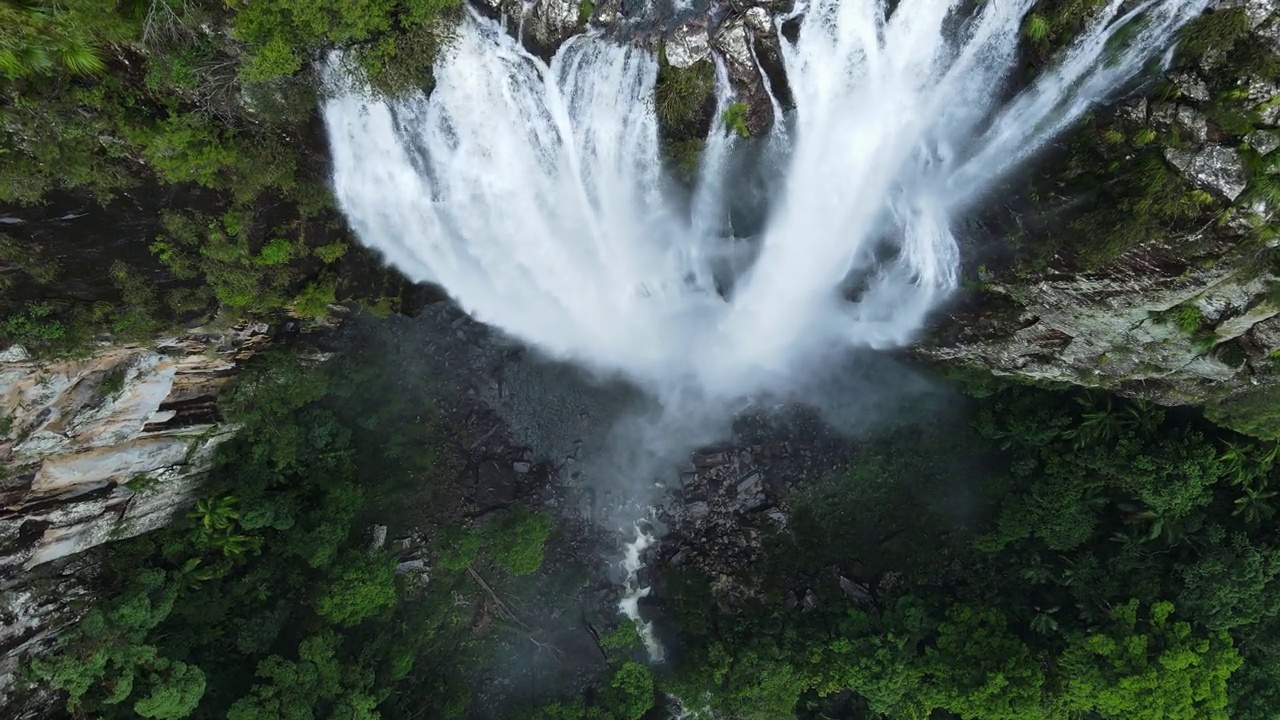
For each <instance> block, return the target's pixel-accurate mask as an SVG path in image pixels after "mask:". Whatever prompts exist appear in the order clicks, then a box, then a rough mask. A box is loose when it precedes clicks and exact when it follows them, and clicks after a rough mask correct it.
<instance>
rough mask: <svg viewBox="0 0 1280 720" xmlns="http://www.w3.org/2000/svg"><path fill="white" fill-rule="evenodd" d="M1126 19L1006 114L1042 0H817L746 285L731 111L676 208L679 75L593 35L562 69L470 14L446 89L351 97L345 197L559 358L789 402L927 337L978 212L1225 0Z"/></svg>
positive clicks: (790, 59) (1101, 30) (1141, 10)
mask: <svg viewBox="0 0 1280 720" xmlns="http://www.w3.org/2000/svg"><path fill="white" fill-rule="evenodd" d="M1122 4H1123V0H1110V2H1109V3H1108V4H1107V5H1106V6H1105V7H1104V8H1102V9H1100V10H1099V11H1098V12H1097V14H1096V17H1095V18H1094V19H1093V20H1092V21H1091V22H1090V23H1089V26H1088V28H1087V29H1086V30H1085V31H1084V32H1083V33H1082V34H1081V35H1080V37H1079V38H1077V39H1076V41H1075V42H1074V44H1073V45H1072V47H1071V48H1070V49H1068V50H1067V51H1066V52H1065V53H1063V54H1062V56H1061V57H1060V58H1059V59H1058V61H1057V63H1056V64H1055V65H1054V67H1053V68H1051V69H1049V70H1046V71H1045V72H1043V73H1042V74H1041V75H1040V76H1039V78H1038V79H1037V80H1036V81H1035V82H1034V83H1033V84H1032V85H1031V86H1030V87H1028V88H1026V89H1025V90H1024V91H1022V92H1021V93H1019V94H1018V95H1017V96H1016V97H1014V98H1012V99H1011V100H1008V101H1005V102H1003V104H1002V98H1001V92H1002V88H1004V87H1005V85H1006V80H1007V76H1008V75H1009V73H1010V71H1011V70H1012V69H1013V67H1014V65H1015V64H1016V58H1017V46H1018V37H1019V28H1020V24H1021V21H1022V18H1023V16H1024V15H1025V14H1026V12H1027V11H1028V10H1029V8H1030V7H1031V5H1032V0H985V1H984V2H980V3H976V4H975V3H969V2H961V0H901V1H900V2H899V3H898V4H897V7H896V8H895V9H894V11H893V12H892V13H889V12H888V10H887V5H888V3H887V2H886V0H816V1H815V2H812V3H809V4H808V6H807V7H803V8H801V9H800V10H799V11H798V12H799V14H800V15H801V16H802V25H801V29H800V33H799V39H798V41H797V42H795V43H791V42H789V41H787V40H786V39H785V38H781V37H780V42H781V47H782V55H783V60H784V65H785V70H786V74H787V77H788V80H789V83H790V85H791V89H792V95H793V96H794V98H795V109H794V113H793V116H792V121H793V122H792V129H791V131H790V133H781V132H779V133H775V134H774V137H776V138H789V139H788V140H787V142H788V147H787V151H788V157H789V161H788V164H787V167H786V169H785V178H784V180H783V181H782V182H781V183H780V184H779V185H780V188H779V191H778V193H777V197H775V198H773V199H772V204H771V211H770V216H769V219H768V221H767V223H766V226H765V229H764V231H763V233H762V234H761V236H760V237H759V238H756V239H755V242H758V244H759V248H758V254H757V255H756V258H755V261H754V262H753V263H751V264H750V266H749V267H747V268H745V269H743V270H742V271H741V272H740V275H739V276H738V277H736V278H734V279H733V281H732V283H731V284H730V287H729V289H728V290H727V291H724V290H718V289H717V285H716V282H715V280H714V279H713V272H712V266H713V260H714V259H715V258H717V257H723V256H724V255H725V253H726V246H727V245H728V244H730V243H732V242H733V241H734V240H735V239H734V238H731V237H727V236H726V235H727V232H726V229H727V224H726V223H725V222H724V221H723V220H724V218H723V216H722V213H723V208H724V202H723V200H724V197H723V193H731V192H732V191H733V184H734V178H733V177H727V176H726V174H725V173H726V163H725V161H724V157H725V156H726V155H727V154H728V153H729V150H728V149H727V145H729V144H730V143H732V142H733V141H732V140H731V139H729V138H728V137H727V133H726V132H725V130H724V129H723V128H722V127H721V123H719V122H716V123H715V127H714V128H713V130H712V137H711V139H710V143H709V146H708V149H707V153H706V157H705V158H704V162H703V165H702V171H701V175H702V177H701V178H700V181H699V183H698V188H699V189H698V190H697V191H695V200H694V202H693V203H691V206H692V208H693V210H692V213H689V214H686V213H684V212H683V211H681V210H677V208H678V207H682V206H680V205H679V204H677V203H672V202H669V197H668V192H667V187H668V185H667V183H666V182H665V181H664V177H663V169H662V162H661V159H660V148H659V142H658V129H657V122H656V119H655V114H654V106H653V90H654V83H655V78H656V74H657V61H656V59H655V57H654V56H653V54H652V53H650V52H648V51H646V50H643V49H638V48H634V47H629V46H625V45H619V44H616V43H614V42H611V41H609V40H606V39H604V38H600V37H595V36H591V35H584V36H579V37H576V38H573V39H571V40H570V41H568V42H567V43H565V45H564V46H563V47H562V48H561V49H560V51H559V52H558V53H557V54H556V56H555V58H554V59H553V60H552V62H551V64H550V66H547V65H545V64H544V63H542V62H541V61H540V60H538V59H537V58H535V57H532V56H530V55H529V54H528V53H526V52H525V51H524V50H523V49H521V48H520V47H519V45H518V44H517V43H516V42H515V41H514V40H513V39H512V38H510V37H509V36H508V35H506V34H505V33H504V32H503V31H502V30H501V28H500V27H499V26H498V24H496V23H492V22H489V21H486V20H483V19H481V18H479V17H477V16H474V15H473V16H471V17H469V18H468V19H467V20H466V21H465V22H464V23H463V24H462V26H461V28H460V29H459V31H458V37H457V40H456V43H455V44H454V45H453V46H452V48H451V49H450V50H449V51H448V52H447V54H446V55H445V56H444V57H443V58H442V59H441V60H440V62H439V63H438V65H437V67H436V72H435V77H436V83H437V85H436V88H435V91H434V92H433V93H432V94H431V96H430V97H429V98H428V97H425V96H417V97H411V98H409V99H406V100H403V101H396V102H387V101H384V100H381V99H377V98H371V97H367V96H365V95H363V94H362V93H360V92H358V91H355V90H348V91H346V92H344V93H341V94H339V96H338V97H335V98H333V99H332V100H329V101H328V102H327V103H326V105H325V117H326V121H327V123H328V127H329V133H330V140H331V143H332V148H333V158H334V165H335V171H334V178H335V186H336V191H337V197H338V199H339V202H340V203H341V206H342V208H343V209H344V211H345V212H346V214H347V216H348V217H349V218H350V220H351V223H352V225H353V226H354V227H355V229H356V231H357V233H358V234H359V236H360V238H361V240H362V241H363V242H365V243H367V244H368V245H370V246H372V247H374V248H376V249H378V250H381V251H382V252H384V253H385V254H386V257H387V259H388V260H389V261H390V262H391V263H393V264H394V265H396V266H397V267H398V268H399V269H400V270H402V271H403V272H405V273H406V274H407V275H408V276H409V277H411V278H412V279H414V280H420V281H433V282H436V283H439V284H440V285H442V286H443V287H444V288H445V289H446V290H447V291H448V292H449V293H450V295H452V296H453V298H454V299H455V300H456V301H457V302H458V303H459V304H460V305H461V306H462V307H463V308H464V309H466V310H467V311H468V312H469V313H471V314H472V315H474V316H475V317H476V318H478V319H479V320H481V321H484V322H486V323H489V324H491V325H494V326H496V327H498V328H500V329H502V330H503V331H505V332H507V333H509V334H511V335H513V336H516V337H518V338H520V339H522V340H524V341H526V342H528V343H529V344H531V345H533V346H535V347H537V348H540V349H541V350H543V351H544V352H546V353H548V354H550V355H553V356H556V357H560V358H563V359H568V360H572V361H576V362H579V363H581V364H584V365H586V366H589V367H591V368H594V369H597V370H600V371H604V372H610V373H619V374H622V375H625V376H627V377H629V378H631V379H632V380H634V381H636V382H638V383H640V384H642V385H644V386H646V387H648V388H650V389H651V390H654V391H655V392H658V393H663V394H670V395H672V396H674V395H677V394H679V395H684V396H686V397H687V396H689V395H693V396H696V397H700V398H704V399H716V398H719V399H727V398H732V397H741V396H743V395H745V394H749V393H754V392H759V391H766V390H768V389H770V388H771V387H776V386H778V385H780V384H781V383H782V382H783V381H785V380H786V378H787V377H788V376H789V375H792V374H794V373H795V372H796V371H797V370H801V369H806V368H808V367H810V366H811V365H812V364H814V363H816V362H820V361H822V360H823V356H824V355H827V354H829V353H831V352H833V351H839V350H840V349H842V348H847V347H849V346H853V345H863V346H872V347H885V346H894V345H899V344H902V343H905V342H908V341H909V340H910V339H911V338H912V335H913V333H914V332H916V331H917V330H918V329H919V328H920V326H921V325H922V323H923V320H924V318H925V316H926V313H928V311H929V310H930V309H931V308H932V307H934V306H935V305H936V304H937V302H938V301H939V300H940V299H941V298H943V297H945V296H946V295H947V294H948V293H949V292H950V291H951V290H952V289H953V288H954V287H955V286H956V282H957V268H958V262H959V260H958V256H959V252H958V249H957V242H956V239H955V237H954V236H953V234H952V224H953V221H954V220H955V219H956V218H957V216H958V215H959V214H960V213H962V212H964V211H965V210H966V209H968V208H969V207H970V206H972V205H973V204H974V203H976V202H978V201H979V200H980V199H981V198H982V197H983V196H984V194H985V193H987V192H988V191H989V190H990V189H991V188H992V186H993V184H994V183H995V182H996V181H998V180H999V179H1000V178H1001V177H1002V176H1004V175H1005V174H1007V172H1008V171H1009V170H1011V169H1012V168H1014V167H1015V166H1017V165H1018V164H1019V163H1022V162H1024V161H1025V160H1027V159H1028V158H1029V157H1030V156H1031V155H1032V154H1033V153H1035V152H1036V151H1037V150H1039V149H1040V148H1041V147H1042V146H1043V145H1045V143H1047V142H1049V141H1050V140H1051V139H1052V138H1053V137H1055V135H1057V134H1059V133H1060V132H1062V131H1063V130H1065V129H1067V128H1069V127H1070V126H1071V125H1072V124H1073V123H1075V122H1076V121H1077V120H1078V119H1079V118H1080V116H1081V115H1082V114H1083V113H1084V112H1085V111H1086V110H1087V109H1088V108H1089V107H1090V106H1091V105H1093V104H1095V103H1097V102H1099V101H1101V100H1104V99H1106V97H1107V95H1108V93H1110V92H1112V91H1114V90H1115V89H1116V88H1117V87H1118V86H1120V85H1122V84H1123V83H1124V82H1126V81H1127V80H1129V79H1130V78H1132V77H1133V76H1135V75H1136V74H1137V73H1138V72H1139V71H1140V70H1141V69H1142V68H1143V66H1144V64H1145V63H1147V62H1148V61H1150V60H1151V59H1152V58H1153V57H1155V55H1156V54H1157V53H1158V52H1159V51H1160V50H1161V49H1163V48H1165V47H1167V46H1168V44H1169V43H1170V40H1171V38H1172V36H1173V33H1174V32H1175V31H1176V29H1177V28H1178V27H1180V26H1181V25H1182V24H1183V23H1184V22H1186V21H1187V20H1189V19H1190V18H1192V17H1194V16H1195V15H1196V14H1198V13H1199V12H1200V11H1201V9H1202V6H1203V4H1204V0H1149V1H1148V2H1145V3H1142V4H1141V5H1139V6H1138V7H1136V8H1135V9H1133V10H1132V11H1129V12H1128V13H1127V14H1123V15H1122V14H1121V7H1122ZM975 8H976V9H975ZM723 96H724V92H723V81H722V97H723ZM690 215H691V216H690ZM853 282H857V283H858V284H859V285H858V288H857V290H856V291H855V290H854V289H853V288H852V287H850V285H851V283H853ZM722 292H723V294H724V295H725V297H722V295H721V293H722ZM851 297H856V299H852V300H851V299H849V298H851Z"/></svg>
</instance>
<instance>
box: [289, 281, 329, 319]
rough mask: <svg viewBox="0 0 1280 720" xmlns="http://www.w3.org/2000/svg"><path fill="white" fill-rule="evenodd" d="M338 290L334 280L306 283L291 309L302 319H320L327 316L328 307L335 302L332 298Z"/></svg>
mask: <svg viewBox="0 0 1280 720" xmlns="http://www.w3.org/2000/svg"><path fill="white" fill-rule="evenodd" d="M337 289H338V281H337V279H335V278H327V279H321V280H317V281H316V282H313V283H308V284H307V286H306V288H304V289H303V291H302V292H301V293H299V294H298V296H297V297H296V298H294V300H293V308H294V310H296V311H297V313H298V314H299V315H302V316H303V317H311V318H320V317H324V316H325V315H328V314H329V306H330V305H332V304H333V303H334V302H336V299H335V297H334V295H335V292H336V291H337Z"/></svg>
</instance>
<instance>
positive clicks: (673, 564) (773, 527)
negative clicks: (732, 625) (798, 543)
mask: <svg viewBox="0 0 1280 720" xmlns="http://www.w3.org/2000/svg"><path fill="white" fill-rule="evenodd" d="M855 452H856V448H855V442H854V441H853V440H851V439H850V438H848V437H844V436H841V435H839V434H836V433H834V432H833V431H832V430H831V427H830V426H829V425H827V424H826V423H825V422H824V421H823V420H822V419H821V418H819V417H818V416H817V415H815V414H813V413H812V412H811V411H810V410H806V409H802V408H792V409H791V410H790V411H789V412H770V413H763V414H759V415H749V416H745V417H743V418H740V419H739V421H738V423H736V424H735V427H734V438H733V440H731V441H730V442H728V443H726V444H724V445H719V446H715V447H711V448H706V449H703V450H699V451H697V452H695V453H693V454H692V455H691V456H690V458H689V464H688V466H687V467H686V468H685V469H684V470H683V471H682V472H681V473H680V482H679V489H678V490H675V491H673V492H672V495H671V497H669V498H668V499H667V501H666V502H665V503H664V504H663V505H662V510H661V513H660V515H659V520H660V521H661V523H662V524H663V526H664V527H665V531H666V532H665V534H664V535H663V537H662V541H661V542H660V543H659V544H658V545H657V546H656V548H655V552H656V555H657V556H656V557H654V558H648V559H646V564H647V566H648V567H649V568H650V569H651V571H653V572H655V573H657V572H659V571H660V570H661V569H662V568H674V569H676V570H677V571H678V572H681V573H684V572H691V573H695V574H698V575H702V576H704V577H706V578H708V579H710V580H711V581H712V582H711V588H712V592H713V593H714V594H715V596H716V600H717V602H720V603H722V604H723V605H725V606H726V607H728V606H733V605H734V604H736V603H739V602H741V601H743V600H745V599H748V598H751V597H755V596H756V589H755V586H754V579H753V578H754V574H753V572H752V570H753V568H754V566H755V564H756V562H757V561H758V560H760V559H761V557H763V555H764V552H765V545H764V543H765V540H766V538H767V537H768V536H769V535H770V534H772V533H779V532H786V531H787V527H788V525H789V523H790V522H791V507H790V505H789V504H788V500H787V498H788V497H790V496H791V495H792V493H793V492H794V491H796V490H797V489H802V488H804V487H806V486H809V485H812V484H813V483H815V482H818V481H820V480H822V479H823V478H824V477H826V476H827V475H829V474H830V473H834V472H839V471H840V469H841V468H846V467H848V464H849V463H851V462H853V460H854V457H855ZM652 581H653V582H655V583H656V582H659V579H658V578H652ZM660 595H661V592H660V591H657V592H655V597H656V596H660Z"/></svg>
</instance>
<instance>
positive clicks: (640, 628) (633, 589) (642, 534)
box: [618, 523, 666, 662]
mask: <svg viewBox="0 0 1280 720" xmlns="http://www.w3.org/2000/svg"><path fill="white" fill-rule="evenodd" d="M635 530H636V537H635V539H634V540H632V541H631V542H629V543H627V546H626V550H625V552H624V553H623V556H622V570H623V572H624V573H626V578H625V579H624V580H623V581H622V591H623V595H622V600H621V601H620V602H619V603H618V610H619V611H620V612H621V613H622V614H623V615H624V616H626V617H627V618H628V619H629V620H631V622H632V623H635V626H636V631H637V632H639V633H640V639H641V640H643V641H644V647H645V651H646V652H648V653H649V659H650V660H652V661H653V662H662V660H663V657H664V656H665V655H666V653H665V652H664V651H663V649H662V645H661V644H659V643H658V638H657V637H656V636H655V635H654V634H653V623H650V622H648V621H646V620H645V619H644V618H642V617H640V599H641V598H645V597H648V595H649V588H648V587H647V586H645V585H641V584H640V570H641V568H643V567H644V563H643V561H642V558H643V555H644V551H645V550H648V549H649V546H651V545H653V542H654V537H653V534H652V533H650V532H648V531H647V530H645V529H644V528H642V527H640V524H639V523H636V526H635Z"/></svg>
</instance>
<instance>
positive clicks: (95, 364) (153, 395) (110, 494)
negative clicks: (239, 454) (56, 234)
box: [0, 325, 271, 705]
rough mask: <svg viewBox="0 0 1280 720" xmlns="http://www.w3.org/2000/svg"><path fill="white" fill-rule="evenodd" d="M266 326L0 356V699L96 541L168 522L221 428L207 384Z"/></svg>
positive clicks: (46, 630)
mask: <svg viewBox="0 0 1280 720" xmlns="http://www.w3.org/2000/svg"><path fill="white" fill-rule="evenodd" d="M270 337H271V336H270V334H269V333H268V328H267V326H266V325H239V326H235V327H232V328H230V329H227V330H220V331H209V332H202V331H192V332H189V333H187V334H184V335H181V336H177V337H171V338H166V339H162V340H160V341H159V342H157V343H156V344H154V345H151V346H115V345H112V346H104V347H100V348H98V349H97V350H96V351H94V352H93V353H92V354H90V355H89V356H88V357H84V358H82V359H75V360H57V361H48V360H40V359H34V358H30V357H28V355H27V353H26V351H25V350H24V349H23V348H21V347H20V346H12V347H10V348H9V349H8V350H6V351H4V352H3V353H2V354H0V461H2V463H3V464H2V465H0V705H3V704H4V698H3V695H4V693H5V690H6V688H8V687H9V686H10V685H11V684H12V683H13V681H14V679H15V673H16V671H17V670H18V669H19V668H20V667H21V666H22V663H24V662H25V661H26V660H27V659H28V658H29V657H30V655H31V654H32V653H33V652H38V651H39V649H41V648H42V647H43V646H45V645H46V644H47V643H49V642H50V641H52V639H53V637H54V636H55V635H56V633H57V632H58V630H59V629H60V628H61V627H63V626H65V625H66V624H67V623H69V622H73V621H74V620H75V618H76V617H77V615H78V612H79V609H80V605H81V601H82V600H83V601H87V600H90V599H91V597H92V583H93V577H94V566H95V564H96V561H97V559H98V553H96V552H86V551H91V550H93V549H95V548H97V547H98V546H100V545H102V544H104V543H107V542H110V541H112V540H117V539H121V538H127V537H132V536H135V535H138V534H141V533H144V532H147V531H149V530H152V529H155V528H157V527H160V526H162V525H164V524H165V523H167V522H169V520H170V519H171V518H172V517H173V516H174V515H175V514H177V513H180V512H182V511H183V509H184V508H185V507H186V505H187V504H188V503H189V501H190V498H191V496H192V492H193V490H194V489H195V488H196V487H197V486H198V485H199V483H200V482H201V480H202V479H203V477H204V475H205V473H206V472H207V471H208V469H209V467H210V463H211V461H212V458H213V451H214V449H215V448H216V447H217V445H218V444H219V443H220V442H222V441H223V440H225V439H227V438H228V437H230V436H231V434H232V432H233V430H234V429H233V428H231V427H229V426H228V425H227V424H226V423H224V422H222V421H220V419H219V417H218V413H217V410H216V401H217V397H218V394H219V393H220V392H221V391H222V389H223V388H224V387H225V386H226V384H227V383H228V381H229V380H230V379H231V377H232V376H233V375H234V372H235V370H236V367H237V365H238V364H239V363H240V362H241V361H243V360H244V359H245V358H246V357H248V356H250V355H252V354H253V353H255V352H257V351H258V350H259V349H260V348H261V347H262V346H263V345H264V344H265V343H267V342H269V341H270Z"/></svg>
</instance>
